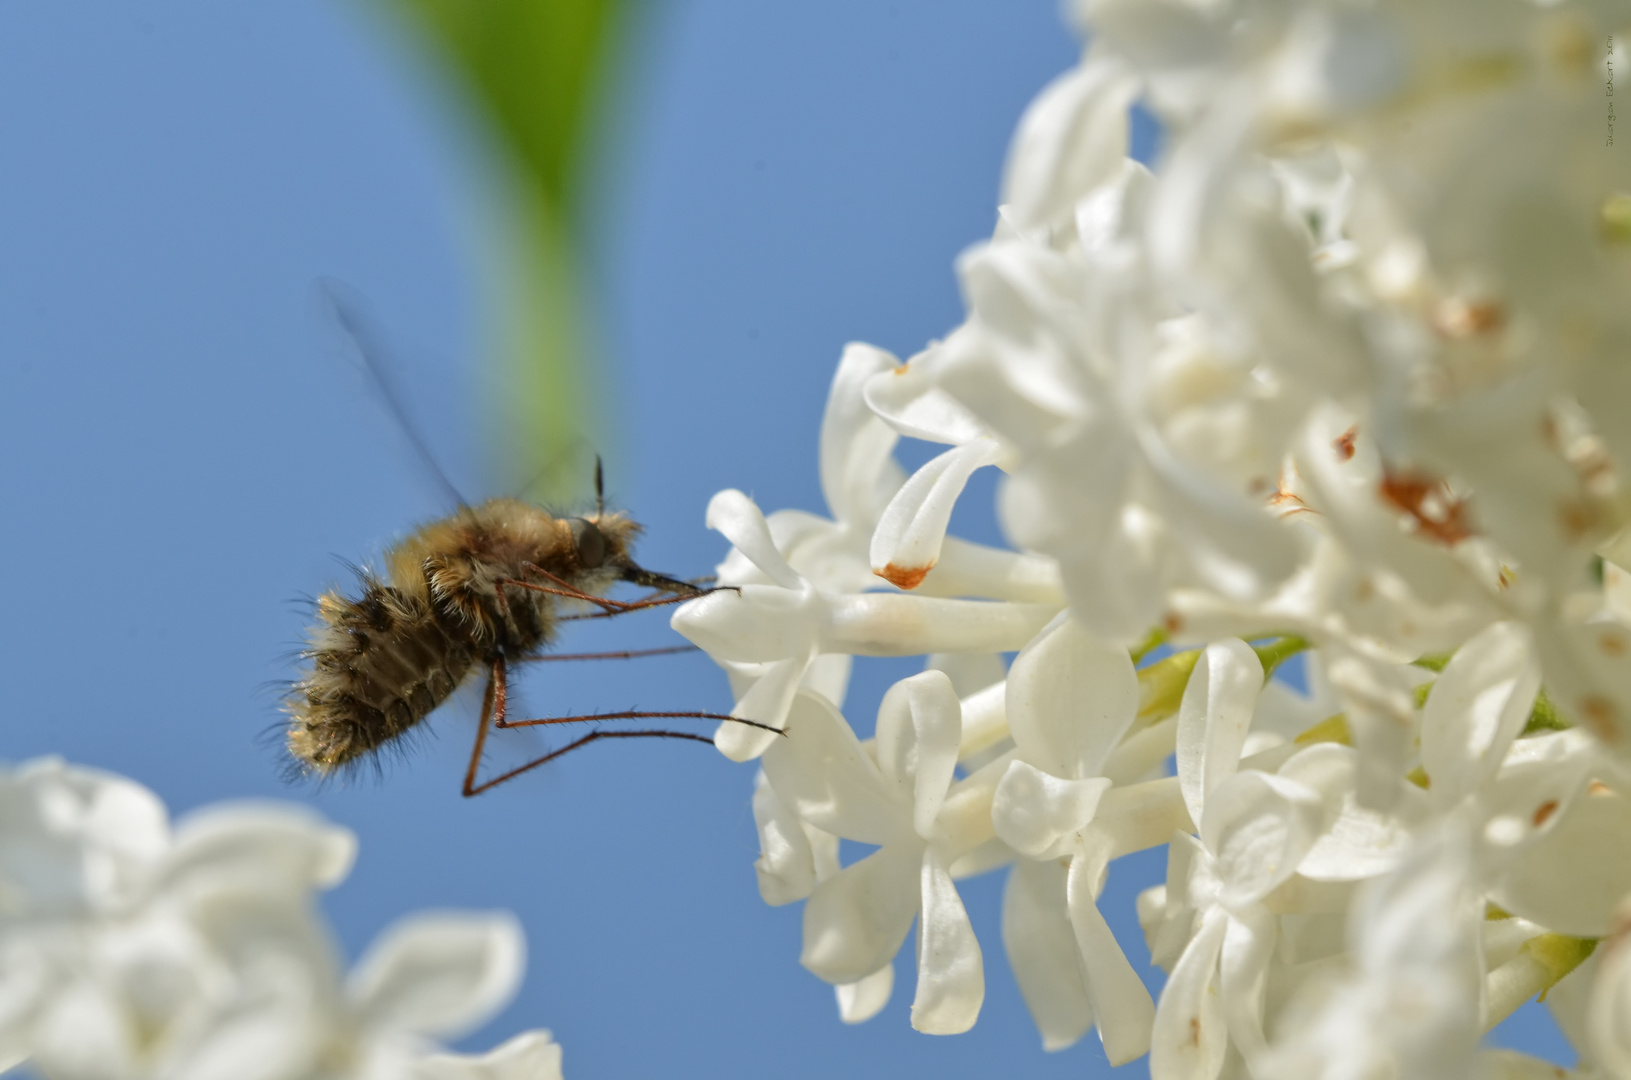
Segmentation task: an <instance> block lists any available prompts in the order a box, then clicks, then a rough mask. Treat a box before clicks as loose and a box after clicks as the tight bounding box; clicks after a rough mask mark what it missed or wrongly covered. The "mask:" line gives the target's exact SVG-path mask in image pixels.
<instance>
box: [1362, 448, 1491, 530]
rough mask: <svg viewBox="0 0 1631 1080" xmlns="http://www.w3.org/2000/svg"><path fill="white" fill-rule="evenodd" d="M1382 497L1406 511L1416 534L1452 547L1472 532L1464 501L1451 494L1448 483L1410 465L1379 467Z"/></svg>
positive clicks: (1379, 489)
mask: <svg viewBox="0 0 1631 1080" xmlns="http://www.w3.org/2000/svg"><path fill="white" fill-rule="evenodd" d="M1377 493H1378V494H1379V495H1381V496H1382V501H1383V502H1385V503H1387V504H1388V505H1389V506H1392V507H1393V508H1394V509H1396V510H1400V511H1403V512H1404V513H1405V514H1407V515H1409V517H1410V520H1411V521H1412V522H1413V523H1414V525H1415V529H1416V532H1417V534H1418V535H1420V536H1423V537H1426V538H1427V539H1429V540H1436V541H1437V542H1439V543H1441V544H1443V545H1444V546H1445V547H1454V546H1455V545H1456V544H1459V543H1460V542H1461V541H1463V540H1465V539H1467V538H1468V537H1469V536H1472V535H1473V532H1474V530H1473V527H1472V522H1471V520H1470V515H1469V514H1468V512H1467V502H1466V500H1465V499H1461V498H1458V497H1457V496H1455V495H1453V494H1451V492H1450V488H1449V485H1447V484H1446V483H1445V482H1444V481H1443V480H1440V479H1439V478H1437V477H1435V476H1430V475H1428V474H1427V473H1420V472H1414V471H1411V470H1409V469H1404V470H1399V471H1394V470H1392V469H1389V468H1387V467H1386V466H1384V467H1383V469H1382V482H1381V484H1380V485H1378V487H1377Z"/></svg>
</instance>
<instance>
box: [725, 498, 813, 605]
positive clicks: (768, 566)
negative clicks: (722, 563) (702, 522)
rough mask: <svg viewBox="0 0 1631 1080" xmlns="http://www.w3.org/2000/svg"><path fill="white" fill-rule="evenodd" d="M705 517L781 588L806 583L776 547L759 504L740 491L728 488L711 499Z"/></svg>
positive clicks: (789, 587) (791, 587)
mask: <svg viewBox="0 0 1631 1080" xmlns="http://www.w3.org/2000/svg"><path fill="white" fill-rule="evenodd" d="M706 521H707V525H708V528H710V529H715V530H717V531H718V532H720V533H721V534H722V535H723V536H724V537H725V539H727V540H729V541H730V542H731V546H732V547H734V548H736V550H738V551H740V552H741V553H742V554H744V555H746V556H747V557H748V558H749V559H751V560H753V565H755V566H757V567H758V568H759V569H760V570H763V571H764V572H765V573H766V574H767V575H769V577H770V580H772V581H774V582H775V583H776V584H778V585H780V586H781V587H782V588H784V589H797V588H799V587H800V586H802V585H803V584H804V580H803V579H802V578H800V577H799V576H798V574H796V573H794V572H793V568H792V567H791V566H788V565H787V560H786V559H784V558H782V554H781V552H780V551H778V550H776V541H775V540H774V539H772V538H771V535H770V527H769V526H768V525H766V524H765V518H764V515H763V514H761V513H760V512H759V507H758V506H757V505H755V504H754V502H753V500H752V499H750V498H748V497H747V496H746V495H744V494H742V493H741V492H740V491H737V490H736V489H735V488H727V489H725V490H724V491H721V492H719V493H718V494H717V495H715V496H714V497H713V498H712V499H710V500H708V516H707V519H706ZM716 595H717V594H716Z"/></svg>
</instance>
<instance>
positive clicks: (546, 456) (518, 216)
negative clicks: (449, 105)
mask: <svg viewBox="0 0 1631 1080" xmlns="http://www.w3.org/2000/svg"><path fill="white" fill-rule="evenodd" d="M392 6H394V7H396V8H398V9H400V10H402V11H404V12H406V13H408V14H409V15H410V16H411V17H412V20H413V21H414V22H415V23H417V24H418V26H419V28H420V29H421V30H422V31H423V33H424V36H425V37H427V38H428V39H429V40H430V42H431V43H432V45H433V46H434V48H435V49H436V50H437V51H438V52H440V54H441V55H442V56H443V57H444V58H445V59H446V60H447V61H448V62H449V66H450V67H451V68H452V69H453V71H454V73H455V74H456V76H457V77H458V79H459V80H460V81H462V82H463V84H464V86H465V88H466V89H467V91H468V93H469V100H470V104H471V105H472V106H473V107H474V108H475V110H476V111H477V112H478V113H479V114H480V116H481V118H482V119H483V120H484V122H485V123H486V124H487V126H488V127H489V128H490V130H491V133H492V134H493V136H494V137H495V141H496V142H497V143H498V144H499V145H498V148H497V149H498V150H499V152H500V154H501V155H502V157H503V158H506V159H507V161H506V162H504V164H507V165H508V166H509V167H510V168H511V169H512V170H513V176H512V177H511V189H512V190H513V191H514V192H515V196H516V202H517V205H516V206H515V207H514V208H513V213H514V222H513V226H508V227H511V228H513V230H514V231H513V233H512V236H511V238H510V239H513V240H514V241H515V243H514V248H513V251H512V252H511V253H509V254H510V257H511V260H512V264H511V266H510V267H508V268H507V269H508V270H509V271H510V273H509V274H508V275H507V276H509V277H510V278H511V279H512V281H513V284H512V290H513V291H512V292H511V294H510V295H507V296H504V297H501V298H500V300H501V302H502V304H503V308H504V310H505V311H506V313H507V317H508V319H509V326H508V327H507V337H508V341H509V344H508V349H507V351H508V353H509V371H508V372H507V377H506V378H505V379H503V380H502V385H503V387H504V399H505V400H504V401H502V402H501V403H500V408H501V409H502V410H503V412H504V415H505V416H506V419H507V423H508V426H509V427H510V432H509V433H508V434H509V438H508V439H507V440H506V441H507V444H508V445H509V446H510V447H513V448H514V450H515V452H517V453H518V456H519V457H520V459H521V460H520V462H519V464H520V466H521V467H520V468H519V469H518V470H517V472H518V473H519V474H522V475H525V476H526V477H527V478H528V479H531V478H532V477H533V476H537V477H539V480H538V483H537V485H536V488H535V490H536V491H538V492H539V493H541V494H542V495H543V496H544V497H546V498H556V499H559V498H564V497H567V496H569V495H571V494H573V493H576V494H578V495H580V496H581V495H582V494H583V491H584V488H585V486H586V485H585V481H586V480H587V478H588V472H587V468H586V466H585V465H584V459H585V456H586V455H585V454H584V452H583V451H584V449H585V445H584V443H583V441H582V440H583V436H584V434H585V428H586V426H588V425H587V424H586V421H587V420H588V418H590V417H592V416H593V414H594V408H593V397H594V393H593V390H594V385H593V383H594V380H593V377H592V367H593V364H592V359H591V356H590V355H589V354H590V352H591V348H590V344H589V343H590V342H592V341H593V333H592V328H591V327H589V326H588V325H586V320H585V319H584V318H583V316H582V314H581V313H582V312H584V311H586V310H590V306H589V305H588V304H586V303H584V301H583V296H582V291H583V289H584V288H585V286H584V284H583V282H582V280H581V277H580V275H579V274H578V273H577V266H578V259H577V242H576V240H577V238H576V235H575V231H576V230H575V225H576V217H577V196H578V191H577V188H578V185H579V184H580V183H581V182H582V180H583V171H584V170H583V164H582V163H583V159H584V157H585V155H586V152H587V151H589V150H590V148H591V145H592V143H593V129H592V122H593V119H594V116H595V112H596V101H597V89H598V87H599V85H600V83H601V80H602V79H603V78H604V69H605V66H606V61H607V57H608V55H609V54H610V53H611V51H612V47H611V46H612V39H613V38H614V37H615V34H616V26H617V21H618V15H619V9H620V7H621V4H620V2H619V0H392Z"/></svg>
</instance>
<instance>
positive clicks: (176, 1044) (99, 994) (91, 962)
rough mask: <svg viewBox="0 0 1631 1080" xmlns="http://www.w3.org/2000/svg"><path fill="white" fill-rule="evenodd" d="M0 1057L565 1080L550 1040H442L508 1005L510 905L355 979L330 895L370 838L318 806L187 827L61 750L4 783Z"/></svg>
mask: <svg viewBox="0 0 1631 1080" xmlns="http://www.w3.org/2000/svg"><path fill="white" fill-rule="evenodd" d="M0 801H3V803H4V806H5V813H4V814H3V815H0V816H3V818H4V820H5V823H6V825H5V829H4V832H3V833H0V867H3V868H4V870H3V874H4V895H5V912H4V916H3V917H0V958H3V963H0V1055H3V1056H4V1058H5V1061H6V1062H7V1063H8V1064H10V1063H17V1062H22V1061H27V1062H28V1065H29V1067H30V1068H31V1069H32V1070H33V1071H34V1072H36V1073H38V1074H39V1075H41V1076H44V1077H48V1078H52V1080H110V1078H120V1080H135V1078H142V1077H151V1078H155V1080H158V1078H164V1080H193V1078H197V1080H204V1078H207V1077H216V1076H233V1077H242V1078H246V1080H308V1078H309V1080H317V1078H334V1080H340V1078H345V1077H350V1078H357V1080H372V1078H376V1077H377V1078H380V1080H386V1078H392V1080H394V1078H397V1077H404V1076H409V1075H420V1076H424V1077H427V1078H434V1080H442V1078H448V1080H454V1078H470V1080H510V1078H513V1080H521V1078H523V1077H528V1078H532V1077H536V1076H540V1075H547V1073H545V1072H544V1071H543V1070H545V1069H547V1068H549V1067H551V1063H552V1062H553V1066H552V1067H553V1068H555V1070H556V1073H555V1075H557V1076H558V1075H559V1048H558V1047H553V1045H552V1044H550V1043H549V1040H548V1036H547V1034H539V1033H532V1034H529V1035H527V1036H521V1037H518V1038H517V1039H516V1040H512V1041H511V1042H510V1043H507V1044H505V1045H504V1046H503V1047H500V1048H499V1049H498V1050H495V1051H493V1052H492V1053H491V1054H489V1055H486V1056H481V1057H462V1056H458V1055H448V1054H445V1053H442V1052H441V1049H440V1047H439V1046H438V1045H437V1042H436V1040H438V1039H441V1038H446V1037H450V1036H456V1035H460V1034H463V1033H464V1032H467V1031H469V1030H471V1029H473V1028H475V1027H477V1026H479V1025H480V1024H482V1023H484V1022H485V1021H486V1020H487V1019H488V1018H489V1017H490V1016H491V1015H492V1014H493V1013H494V1012H496V1011H497V1009H498V1008H499V1007H501V1006H502V1005H504V1004H505V1003H506V1002H507V1001H508V1000H509V998H510V997H511V996H512V995H513V993H514V991H515V989H516V986H517V985H518V983H519V980H520V975H521V970H522V966H523V945H522V938H521V931H520V928H519V927H518V926H517V925H516V923H515V920H514V919H513V918H512V917H510V916H508V915H504V914H478V913H446V914H427V915H419V916H413V917H410V918H408V919H406V920H403V921H402V922H400V923H398V924H396V925H395V926H394V927H392V928H390V929H388V930H387V931H386V932H385V933H384V934H383V935H381V937H380V939H379V940H378V941H376V943H375V944H374V945H373V946H372V947H371V948H370V949H369V951H368V953H367V954H366V955H365V956H364V957H363V959H362V960H361V961H360V962H359V963H358V964H357V966H356V968H355V970H354V971H353V972H352V974H351V975H350V977H349V978H346V977H344V975H343V973H342V971H341V962H340V960H339V958H338V957H337V956H336V954H335V949H334V945H333V942H332V941H331V940H330V936H329V933H328V931H327V928H326V927H325V926H324V924H323V922H322V921H321V919H320V917H319V916H318V913H317V911H316V903H315V901H316V893H317V892H318V891H319V890H322V889H326V888H330V887H332V886H334V885H336V884H338V883H339V882H340V881H341V880H342V879H343V878H344V877H345V875H346V873H347V872H348V871H349V869H350V866H351V862H352V859H353V857H354V854H355V849H356V840H355V838H354V837H353V836H352V835H351V834H350V833H349V832H347V831H346V830H344V829H340V828H337V827H335V826H332V825H329V824H327V823H325V822H324V821H322V820H321V819H320V818H318V817H317V816H316V815H315V814H312V813H311V812H310V811H307V810H305V809H304V808H301V807H297V806H291V805H283V804H272V803H242V804H222V805H218V806H214V807H208V808H205V809H203V810H200V811H198V812H195V813H193V814H190V815H188V816H187V817H185V818H183V819H182V820H181V821H180V822H178V823H177V824H176V825H175V827H174V828H173V829H172V828H171V827H170V825H169V823H168V821H167V820H166V814H165V812H164V807H163V805H162V804H161V803H160V802H159V801H158V800H157V799H156V798H155V797H154V796H153V795H152V793H151V792H148V791H147V790H146V789H144V788H142V787H140V786H139V785H137V784H134V783H132V782H130V781H128V780H125V779H123V778H121V777H117V776H113V775H111V774H107V773H101V772H97V771H94V770H89V769H79V768H75V767H72V766H68V765H65V764H63V763H62V762H61V761H59V760H56V759H42V760H38V761H34V762H29V763H27V764H24V765H22V766H19V767H16V768H15V769H9V770H5V771H3V772H0Z"/></svg>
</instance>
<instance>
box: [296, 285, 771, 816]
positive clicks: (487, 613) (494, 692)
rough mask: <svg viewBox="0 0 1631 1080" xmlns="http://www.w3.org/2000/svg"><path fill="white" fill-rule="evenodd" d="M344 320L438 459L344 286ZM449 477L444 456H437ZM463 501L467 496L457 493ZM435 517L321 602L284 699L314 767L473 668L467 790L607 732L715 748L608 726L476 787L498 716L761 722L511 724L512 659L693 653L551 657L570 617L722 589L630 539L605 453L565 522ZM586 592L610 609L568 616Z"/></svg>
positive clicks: (488, 508)
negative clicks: (379, 570)
mask: <svg viewBox="0 0 1631 1080" xmlns="http://www.w3.org/2000/svg"><path fill="white" fill-rule="evenodd" d="M329 299H330V302H331V304H332V305H333V307H334V310H335V313H336V314H337V315H338V317H339V319H340V322H341V326H342V328H343V329H345V331H346V332H347V333H348V334H349V335H350V336H351V338H352V341H353V343H354V344H355V345H356V347H357V352H358V353H359V354H360V355H361V357H362V359H363V361H364V363H365V364H366V365H367V366H368V368H369V369H370V374H371V375H372V377H373V379H374V381H375V382H376V383H377V384H378V385H379V387H380V389H381V390H382V392H383V393H384V394H385V397H386V399H387V403H388V404H389V405H390V406H391V408H392V411H393V412H395V413H397V414H398V419H399V421H403V426H404V429H405V430H406V431H408V433H409V436H410V438H412V439H413V441H414V444H415V448H416V449H417V450H419V451H420V453H421V454H422V455H423V456H425V457H426V458H427V460H428V458H429V455H428V453H426V451H425V449H424V447H423V444H422V443H420V442H419V440H418V439H417V437H415V436H414V435H413V431H412V428H411V426H409V425H407V424H406V423H405V421H404V418H403V416H402V413H401V409H400V407H399V406H398V404H397V402H396V401H395V399H394V397H393V396H392V395H391V394H390V390H389V386H388V384H387V383H386V382H385V381H384V379H383V378H382V375H383V373H382V372H381V371H380V370H379V369H378V368H377V366H376V365H375V363H374V360H373V358H372V356H371V355H370V353H371V350H370V349H369V348H368V347H367V345H366V341H365V339H364V337H363V336H362V334H361V327H360V326H359V325H358V324H357V322H356V320H355V318H354V317H353V316H352V315H351V314H350V313H349V312H348V311H347V310H346V308H345V307H344V306H343V305H342V304H341V303H340V302H339V300H338V298H337V297H335V296H334V295H333V294H332V292H331V293H330V295H329ZM430 464H431V467H432V469H433V471H434V472H436V474H437V476H438V478H440V479H442V480H443V483H444V485H445V486H447V487H448V488H449V490H451V485H447V484H446V480H445V478H443V477H441V472H440V470H439V469H436V468H435V463H434V462H433V461H432V462H430ZM454 494H455V497H456V496H457V493H456V492H455V493H454ZM459 502H460V508H459V510H458V511H457V512H456V513H454V514H452V515H451V516H449V517H445V518H443V519H441V520H440V521H434V522H431V523H430V524H428V525H425V526H424V527H422V528H420V529H419V530H417V531H416V532H414V533H413V535H411V536H409V537H408V538H407V539H405V540H403V541H402V542H401V543H398V544H396V545H395V546H393V547H392V548H391V549H390V550H388V551H387V552H386V553H385V558H384V573H383V575H375V574H374V573H372V572H369V571H362V572H361V578H362V580H361V586H362V590H361V594H360V595H359V596H356V597H355V598H353V597H348V596H343V595H341V594H340V593H338V592H336V591H330V592H327V593H324V594H323V595H322V596H321V597H319V598H318V600H317V622H316V624H315V625H314V626H313V627H312V628H311V630H310V631H309V633H308V635H307V637H308V643H309V647H308V648H306V649H305V650H304V651H303V653H302V654H301V655H302V658H303V659H305V660H306V661H307V662H308V663H309V665H310V666H309V668H308V670H307V671H306V673H305V675H304V677H303V678H301V679H300V680H299V681H298V682H296V683H295V684H294V687H293V689H292V692H291V693H290V695H289V697H288V699H287V700H286V703H285V710H286V711H287V713H288V717H289V724H288V747H289V753H290V754H291V755H292V756H293V758H294V760H295V762H296V763H297V764H298V765H299V766H300V768H301V769H302V771H306V772H310V773H316V774H319V775H322V776H328V775H331V774H333V773H334V772H336V771H337V770H342V769H344V768H345V767H347V766H349V765H354V764H356V763H358V762H360V761H362V760H363V759H365V758H366V757H367V756H368V755H370V754H373V753H375V752H377V751H378V750H380V749H381V748H382V747H384V746H386V745H387V744H389V743H391V742H392V741H393V740H396V739H398V738H400V737H401V736H402V735H404V734H405V733H407V732H408V731H409V730H410V729H412V728H413V727H414V726H415V725H417V724H419V723H420V722H421V721H423V720H424V719H425V718H426V717H427V716H429V715H430V713H431V712H432V711H434V710H435V709H436V707H437V706H439V705H440V704H442V702H444V701H446V700H447V699H448V697H449V696H451V695H452V693H453V691H454V690H455V689H457V688H458V686H459V685H460V684H461V683H462V682H464V681H465V679H466V678H468V677H469V676H470V675H471V674H472V673H473V672H477V671H480V672H484V673H485V674H486V677H487V690H486V694H485V696H484V698H483V700H482V709H481V722H480V725H479V726H478V728H477V730H476V741H475V746H474V748H473V749H472V750H471V753H470V765H469V767H468V768H467V769H466V770H465V775H464V789H463V790H464V794H465V795H466V796H470V795H477V794H479V793H481V792H483V791H486V790H487V789H488V788H491V787H494V786H496V785H498V784H501V783H503V782H504V781H506V780H509V779H511V778H513V777H515V776H519V775H520V774H522V773H524V772H527V771H529V770H531V769H535V768H537V767H538V766H540V765H543V764H544V763H546V762H549V761H552V760H554V759H555V758H558V757H560V756H561V755H562V754H566V753H569V752H571V751H573V750H576V749H578V748H579V747H582V746H587V745H588V744H589V743H592V742H595V741H597V740H600V739H631V738H664V739H691V740H695V741H697V742H705V743H710V744H711V743H712V741H713V740H711V739H709V738H706V737H705V736H702V735H693V734H690V733H687V732H680V731H667V730H642V731H620V730H606V729H596V730H595V731H592V732H590V733H589V734H587V735H583V736H581V737H579V738H578V739H576V740H575V741H573V742H571V743H568V744H567V745H566V746H563V747H561V748H560V749H558V750H555V751H553V752H551V753H548V754H545V755H544V756H542V757H540V758H538V759H536V760H534V761H530V762H528V763H526V764H524V765H521V766H520V767H518V768H514V769H511V770H509V771H508V772H505V773H502V774H501V775H499V776H496V777H493V778H491V779H488V780H485V781H483V782H481V783H477V782H476V771H477V768H478V766H479V765H480V763H481V756H482V748H483V746H484V745H485V744H486V741H487V733H488V730H489V724H490V725H491V727H494V728H518V727H534V726H540V725H549V724H566V723H574V722H582V721H596V720H643V719H656V718H681V717H692V718H699V719H713V720H734V721H736V722H737V723H742V724H747V725H749V726H752V727H764V726H765V725H762V724H757V723H755V722H754V721H751V720H743V719H741V718H739V717H731V716H725V715H722V714H719V713H707V712H612V713H600V714H594V715H587V716H563V717H551V718H546V719H538V720H512V719H510V717H509V712H508V707H507V698H508V695H507V689H508V673H509V668H510V666H511V665H512V664H516V663H520V662H525V661H530V660H539V659H563V660H564V659H609V658H613V657H619V658H620V657H631V656H638V655H653V654H658V653H668V652H681V651H689V649H690V647H689V646H682V647H678V648H670V649H653V650H645V651H643V652H629V653H599V654H587V655H583V656H579V657H567V656H544V655H542V654H543V653H544V650H545V649H547V648H548V646H549V645H550V644H551V642H552V641H553V639H554V635H555V630H556V624H557V623H558V622H560V621H561V620H562V619H563V618H566V619H570V618H598V617H606V616H613V615H621V614H625V613H627V612H632V611H639V610H643V609H646V608H651V607H659V606H662V605H665V604H673V603H678V602H680V601H682V600H687V599H689V598H691V597H693V596H700V595H702V594H703V593H705V592H707V591H709V590H706V589H699V588H697V587H696V586H695V585H692V584H690V583H688V582H684V581H679V580H676V579H674V578H670V577H666V576H664V575H662V574H657V573H653V572H652V571H650V570H646V569H644V568H643V567H641V566H640V565H638V564H637V563H636V562H635V561H634V560H633V558H632V556H631V553H630V547H631V545H632V543H633V541H634V539H635V537H636V536H638V535H639V533H640V526H639V525H637V524H636V523H635V522H634V521H632V520H630V518H629V517H628V515H627V514H624V513H622V512H621V511H608V510H607V509H606V506H605V496H604V483H603V479H602V473H601V468H600V462H599V460H598V459H597V460H596V462H595V511H594V513H593V514H588V515H585V516H582V517H564V518H563V517H556V516H555V515H553V514H551V513H550V512H548V511H547V510H544V509H542V508H540V507H537V506H534V505H532V504H530V503H526V502H522V501H521V500H519V499H510V498H499V499H491V500H489V501H487V502H484V503H482V504H481V505H479V506H470V505H467V504H464V502H463V500H462V499H460V500H459ZM618 582H630V583H632V584H635V585H639V586H644V587H647V588H650V589H653V590H656V592H655V593H654V594H653V595H649V596H647V597H645V598H643V599H640V600H636V601H632V602H625V601H618V600H611V599H608V598H606V597H605V596H603V595H602V594H603V593H605V592H606V591H608V590H609V589H611V587H612V586H613V585H615V584H617V583H618ZM563 601H576V602H579V603H583V604H591V605H594V606H596V607H598V608H600V609H601V610H600V612H599V613H598V614H596V615H587V616H585V615H577V616H573V615H562V614H560V613H558V612H557V607H558V606H559V605H560V604H561V603H562V602H563Z"/></svg>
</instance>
